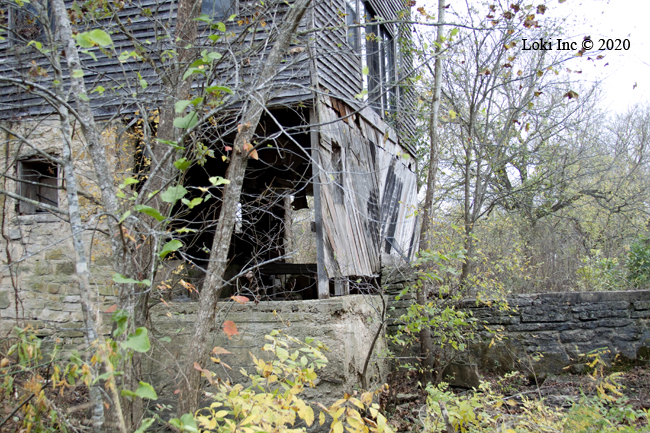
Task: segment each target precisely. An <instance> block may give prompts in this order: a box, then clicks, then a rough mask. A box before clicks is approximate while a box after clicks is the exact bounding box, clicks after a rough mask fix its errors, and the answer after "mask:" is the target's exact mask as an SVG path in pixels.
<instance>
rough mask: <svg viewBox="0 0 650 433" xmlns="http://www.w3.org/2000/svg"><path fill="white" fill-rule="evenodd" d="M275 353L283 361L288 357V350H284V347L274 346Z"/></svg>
mask: <svg viewBox="0 0 650 433" xmlns="http://www.w3.org/2000/svg"><path fill="white" fill-rule="evenodd" d="M275 354H276V355H278V359H279V360H280V361H284V360H285V359H287V358H288V357H289V352H288V351H286V350H285V349H283V348H281V347H276V348H275Z"/></svg>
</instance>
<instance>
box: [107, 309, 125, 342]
mask: <svg viewBox="0 0 650 433" xmlns="http://www.w3.org/2000/svg"><path fill="white" fill-rule="evenodd" d="M111 321H113V322H115V323H116V324H117V327H116V328H115V331H113V336H114V337H115V338H117V337H119V336H120V335H122V334H124V332H126V325H127V323H128V321H129V313H127V311H126V310H117V311H116V312H114V313H113V315H112V316H111Z"/></svg>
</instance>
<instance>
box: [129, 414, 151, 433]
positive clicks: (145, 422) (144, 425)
mask: <svg viewBox="0 0 650 433" xmlns="http://www.w3.org/2000/svg"><path fill="white" fill-rule="evenodd" d="M154 421H156V419H155V418H145V419H143V420H142V424H140V428H139V429H137V430H136V431H134V432H133V433H144V432H145V431H147V429H148V428H149V427H151V424H153V423H154Z"/></svg>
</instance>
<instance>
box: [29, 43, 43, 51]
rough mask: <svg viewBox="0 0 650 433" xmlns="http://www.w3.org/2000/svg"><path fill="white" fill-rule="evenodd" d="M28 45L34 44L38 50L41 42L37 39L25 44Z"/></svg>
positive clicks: (41, 47) (40, 48)
mask: <svg viewBox="0 0 650 433" xmlns="http://www.w3.org/2000/svg"><path fill="white" fill-rule="evenodd" d="M30 45H34V46H35V47H36V49H37V50H39V51H40V50H42V49H43V44H41V43H40V42H38V41H29V43H28V44H27V46H30Z"/></svg>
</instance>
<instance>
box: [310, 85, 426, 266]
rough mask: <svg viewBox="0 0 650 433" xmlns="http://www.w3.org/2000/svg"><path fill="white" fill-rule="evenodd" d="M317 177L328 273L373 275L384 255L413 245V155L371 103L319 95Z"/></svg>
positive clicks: (401, 253) (404, 253) (405, 252)
mask: <svg viewBox="0 0 650 433" xmlns="http://www.w3.org/2000/svg"><path fill="white" fill-rule="evenodd" d="M317 104H318V106H317V110H316V111H317V113H318V117H319V121H320V127H319V132H320V140H319V153H320V155H321V157H320V164H321V167H319V170H318V171H319V174H318V178H317V179H316V180H317V181H319V182H320V183H321V189H320V190H321V209H322V219H323V227H324V233H323V237H324V250H325V251H324V253H325V254H324V255H325V267H326V270H327V274H328V277H329V278H337V277H359V276H367V277H372V276H378V275H379V274H380V272H381V271H380V268H381V256H382V254H389V255H393V256H398V257H401V258H402V259H403V260H405V261H406V260H410V258H411V257H412V255H413V252H414V250H415V247H416V245H415V242H414V240H415V236H414V232H415V229H416V217H415V210H416V209H417V183H416V182H417V181H416V175H415V160H414V158H413V157H412V156H411V155H409V154H408V152H407V151H406V150H404V149H403V148H402V147H401V146H400V144H399V143H398V140H397V136H396V135H395V133H394V132H393V130H392V129H391V128H390V127H389V126H388V125H387V124H385V123H384V122H383V121H382V120H381V119H380V118H379V116H378V115H377V114H375V113H374V111H372V110H371V109H369V108H366V109H363V110H362V111H360V112H358V113H353V110H351V108H350V107H349V106H348V105H346V104H345V103H343V102H341V101H340V100H337V99H335V98H332V97H329V96H320V97H319V99H318V103H317Z"/></svg>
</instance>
